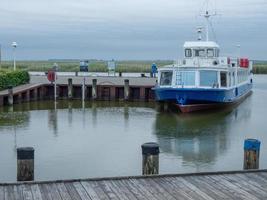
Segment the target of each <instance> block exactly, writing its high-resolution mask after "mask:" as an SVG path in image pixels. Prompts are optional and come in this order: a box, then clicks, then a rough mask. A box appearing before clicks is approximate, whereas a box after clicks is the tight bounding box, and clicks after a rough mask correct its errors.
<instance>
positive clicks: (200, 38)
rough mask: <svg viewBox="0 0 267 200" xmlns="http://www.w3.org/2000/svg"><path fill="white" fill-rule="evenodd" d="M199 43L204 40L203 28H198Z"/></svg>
mask: <svg viewBox="0 0 267 200" xmlns="http://www.w3.org/2000/svg"><path fill="white" fill-rule="evenodd" d="M197 34H198V38H197V40H198V41H201V40H202V27H197Z"/></svg>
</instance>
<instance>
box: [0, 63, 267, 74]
mask: <svg viewBox="0 0 267 200" xmlns="http://www.w3.org/2000/svg"><path fill="white" fill-rule="evenodd" d="M55 62H56V63H57V64H58V65H59V71H62V72H75V71H79V61H78V60H63V61H61V60H56V61H52V60H51V61H50V60H49V61H18V62H17V68H18V69H21V70H27V71H48V70H49V69H51V68H52V66H53V64H54V63H55ZM152 63H156V64H157V66H158V67H162V66H164V65H169V64H172V63H173V61H171V60H148V61H132V60H129V61H127V60H125V61H117V62H116V64H117V67H116V71H117V72H150V69H151V64H152ZM1 68H2V69H13V62H12V61H3V62H2V64H1ZM89 71H92V72H107V64H106V61H103V60H92V61H90V67H89ZM253 73H254V74H267V61H254V65H253Z"/></svg>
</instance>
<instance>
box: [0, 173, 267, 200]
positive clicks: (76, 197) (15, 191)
mask: <svg viewBox="0 0 267 200" xmlns="http://www.w3.org/2000/svg"><path fill="white" fill-rule="evenodd" d="M61 199H62V200H98V199H103V200H109V199H114V200H115V199H116V200H117V199H119V200H139V199H140V200H150V199H152V200H162V199H164V200H165V199H166V200H176V199H179V200H204V199H205V200H212V199H227V200H229V199H235V200H236V199H237V200H239V199H240V200H241V199H242V200H243V199H249V200H257V199H267V172H252V173H233V174H229V173H228V174H227V173H226V174H223V173H220V174H209V175H206V174H205V175H197V176H195V175H186V176H157V177H146V178H141V177H139V178H134V177H130V178H124V179H120V178H118V179H103V180H82V181H67V182H64V181H63V182H61V181H57V182H45V183H44V182H42V183H30V184H23V183H19V184H3V185H1V186H0V200H61Z"/></svg>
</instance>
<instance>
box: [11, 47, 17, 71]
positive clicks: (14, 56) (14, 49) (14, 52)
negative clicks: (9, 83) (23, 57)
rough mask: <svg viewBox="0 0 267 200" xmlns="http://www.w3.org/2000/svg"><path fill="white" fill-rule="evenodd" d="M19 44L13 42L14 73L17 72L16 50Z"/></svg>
mask: <svg viewBox="0 0 267 200" xmlns="http://www.w3.org/2000/svg"><path fill="white" fill-rule="evenodd" d="M17 46H18V44H17V43H16V42H12V47H13V69H14V71H15V70H16V48H17Z"/></svg>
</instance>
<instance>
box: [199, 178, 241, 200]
mask: <svg viewBox="0 0 267 200" xmlns="http://www.w3.org/2000/svg"><path fill="white" fill-rule="evenodd" d="M199 179H203V181H205V182H207V183H208V184H209V185H210V187H211V188H214V190H215V191H217V190H218V189H219V190H220V191H221V192H222V193H224V194H225V196H230V198H231V199H235V200H240V199H242V198H241V197H240V196H239V195H238V194H237V193H235V192H234V191H233V190H229V188H227V187H225V186H224V185H223V184H221V182H219V181H217V180H214V179H212V178H211V177H210V176H205V177H199Z"/></svg>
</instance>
